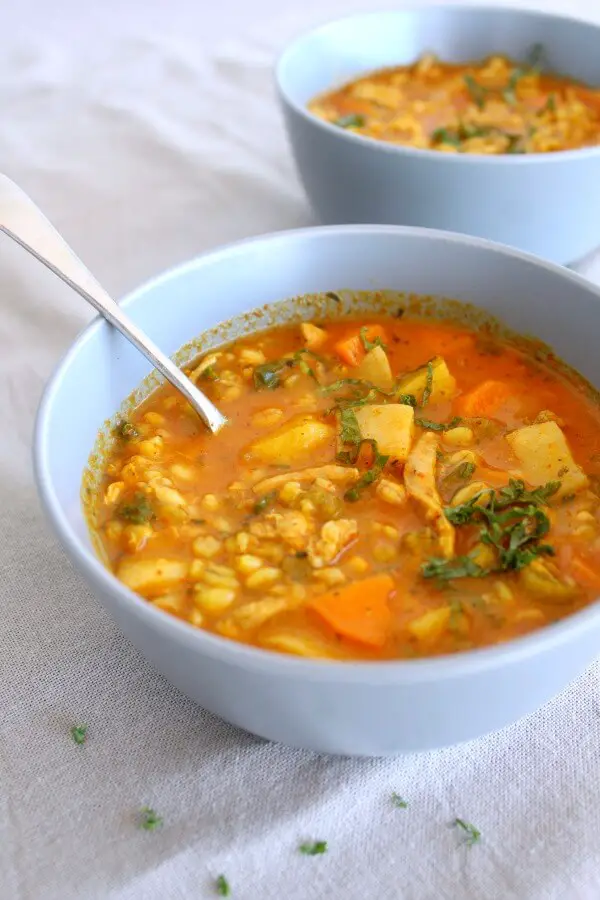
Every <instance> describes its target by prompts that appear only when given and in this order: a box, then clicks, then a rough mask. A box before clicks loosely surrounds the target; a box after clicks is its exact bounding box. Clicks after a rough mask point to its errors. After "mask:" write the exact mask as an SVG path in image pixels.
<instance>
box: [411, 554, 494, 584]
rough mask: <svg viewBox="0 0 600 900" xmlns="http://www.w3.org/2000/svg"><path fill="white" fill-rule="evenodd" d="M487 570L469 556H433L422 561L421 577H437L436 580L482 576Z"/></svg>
mask: <svg viewBox="0 0 600 900" xmlns="http://www.w3.org/2000/svg"><path fill="white" fill-rule="evenodd" d="M488 572H489V570H487V569H484V568H482V566H480V565H479V563H476V562H475V560H474V559H472V558H471V557H470V556H455V557H454V559H445V558H442V557H434V558H433V559H430V560H428V561H427V562H426V563H423V565H422V566H421V575H422V576H423V578H437V580H438V581H452V579H454V578H483V576H484V575H487V574H488Z"/></svg>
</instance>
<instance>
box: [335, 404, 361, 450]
mask: <svg viewBox="0 0 600 900" xmlns="http://www.w3.org/2000/svg"><path fill="white" fill-rule="evenodd" d="M339 419H340V427H341V431H340V440H341V441H342V443H343V444H360V442H361V440H362V437H361V434H360V428H359V425H358V421H357V419H356V415H355V413H354V410H353V409H352V408H346V409H340V411H339Z"/></svg>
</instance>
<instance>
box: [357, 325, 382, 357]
mask: <svg viewBox="0 0 600 900" xmlns="http://www.w3.org/2000/svg"><path fill="white" fill-rule="evenodd" d="M368 330H369V329H368V328H367V326H366V325H364V326H363V327H362V328H361V329H360V332H359V335H360V339H361V341H362V345H363V347H364V348H365V350H366V351H367V353H368V352H369V350H374V349H375V347H381V349H382V350H385V344H384V343H383V341H382V340H381V338H380V337H379V335H377V337H376V338H375V340H374V341H370V340H369V337H368Z"/></svg>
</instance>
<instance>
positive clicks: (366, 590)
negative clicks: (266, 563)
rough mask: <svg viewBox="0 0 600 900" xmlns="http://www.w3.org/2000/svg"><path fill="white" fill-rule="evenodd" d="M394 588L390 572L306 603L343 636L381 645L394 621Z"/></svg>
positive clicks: (368, 643)
mask: <svg viewBox="0 0 600 900" xmlns="http://www.w3.org/2000/svg"><path fill="white" fill-rule="evenodd" d="M393 590H394V581H393V579H392V578H391V576H390V575H385V574H382V575H373V576H372V577H371V578H364V579H363V580H362V581H354V582H353V583H352V584H348V585H344V586H343V587H340V588H338V589H336V590H334V591H330V592H329V593H327V594H320V595H318V596H316V597H313V598H312V599H311V600H309V601H308V604H307V605H308V606H309V607H310V608H311V609H313V610H314V611H315V612H316V613H318V615H319V616H321V618H322V619H324V620H325V621H326V622H327V623H328V625H330V626H331V627H332V628H333V630H334V631H336V632H337V633H338V634H340V635H342V636H343V637H346V638H349V639H350V640H352V641H357V642H359V643H361V644H367V645H368V646H370V647H382V646H383V645H384V644H385V642H386V640H387V638H388V635H389V632H390V627H391V624H392V614H391V611H390V608H389V605H388V600H389V598H390V594H391V593H392V592H393Z"/></svg>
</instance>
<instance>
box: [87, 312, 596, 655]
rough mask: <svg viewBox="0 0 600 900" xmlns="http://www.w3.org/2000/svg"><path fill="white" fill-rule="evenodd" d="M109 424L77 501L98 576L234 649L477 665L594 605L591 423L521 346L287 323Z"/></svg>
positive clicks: (592, 413) (413, 326) (442, 330)
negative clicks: (101, 572)
mask: <svg viewBox="0 0 600 900" xmlns="http://www.w3.org/2000/svg"><path fill="white" fill-rule="evenodd" d="M190 374H191V377H192V379H194V380H195V381H196V382H197V383H198V384H199V385H200V386H201V387H202V389H203V390H204V391H206V392H207V393H208V395H209V396H211V397H212V398H213V399H214V400H215V402H216V403H217V404H218V405H219V406H220V408H221V409H222V410H223V411H224V412H225V414H226V415H227V417H228V418H229V424H228V425H227V426H226V427H225V428H224V429H223V430H222V431H221V432H220V433H219V434H217V435H216V436H210V435H208V434H207V433H206V431H205V430H204V429H203V427H202V426H201V424H200V422H199V420H198V419H197V417H196V415H195V414H194V413H193V411H192V410H191V408H190V407H189V406H188V404H187V403H186V402H185V400H184V399H183V398H182V397H181V396H179V395H178V394H177V393H176V392H175V391H174V390H173V389H172V388H171V387H170V386H169V385H165V386H162V387H161V388H160V389H158V390H157V391H156V392H155V393H153V394H152V395H151V396H150V397H149V398H148V399H147V401H146V402H145V403H144V404H143V405H142V406H141V407H140V408H138V409H137V410H136V411H135V412H134V413H133V414H132V415H131V417H130V419H129V420H128V421H123V422H121V423H120V424H119V425H118V427H117V429H116V433H115V440H114V444H113V445H112V448H111V450H110V454H109V456H108V457H107V460H106V463H105V465H104V472H103V477H102V482H101V485H100V488H99V491H98V494H97V496H96V497H95V506H94V509H93V520H94V528H95V530H96V533H97V535H98V537H99V539H100V542H101V544H102V547H103V550H104V553H105V555H106V558H107V560H108V563H109V565H110V567H111V568H112V570H113V571H114V572H115V574H116V576H117V577H118V578H119V579H120V580H121V581H122V582H123V583H124V584H125V585H126V586H127V587H129V588H130V589H131V590H133V591H135V592H137V593H138V594H140V595H141V596H142V597H144V598H146V599H147V600H148V602H150V603H152V604H154V605H155V606H157V607H159V608H161V609H163V610H166V611H168V612H169V613H172V614H173V615H175V616H178V617H180V618H181V619H184V620H185V621H187V622H190V623H191V624H192V625H195V626H197V627H199V628H203V629H206V630H208V631H212V632H216V633H217V634H219V635H222V636H224V637H227V638H231V639H233V640H236V641H241V642H243V643H247V644H251V645H254V646H258V647H262V648H265V649H268V650H274V651H280V652H283V653H290V654H295V655H298V656H303V657H318V658H324V659H337V660H384V659H402V658H412V657H423V656H431V655H436V654H443V653H451V652H455V651H460V650H466V649H469V648H473V647H482V646H485V645H491V644H497V643H499V642H502V641H506V640H509V639H511V638H513V637H515V636H517V635H522V634H525V633H527V632H529V631H532V630H534V629H536V628H539V627H540V626H543V625H547V624H549V623H552V622H554V621H556V620H558V619H561V618H562V617H564V616H566V615H568V614H570V613H572V612H573V611H575V610H577V609H579V608H581V607H583V606H585V605H586V604H588V603H590V602H591V601H593V600H594V599H595V598H596V596H597V595H598V594H599V593H600V516H599V503H598V493H597V492H598V485H599V483H600V410H599V408H598V403H597V400H596V396H595V394H594V392H593V391H592V389H591V388H589V386H587V385H586V384H585V383H584V382H583V381H582V380H581V379H579V378H578V376H575V375H568V374H566V373H565V371H564V368H561V367H560V366H559V365H558V363H557V362H556V361H555V360H554V359H553V357H552V355H551V354H549V353H548V352H546V351H544V352H542V351H540V349H539V345H536V344H534V343H531V344H528V343H527V342H525V341H523V342H514V343H513V342H509V341H507V340H504V339H500V338H498V337H495V336H494V335H493V334H491V333H490V334H487V333H486V332H477V333H476V332H474V331H471V330H469V329H468V328H466V327H465V326H464V325H460V326H459V325H456V324H454V323H451V322H443V321H439V320H434V319H419V318H411V317H410V316H403V317H401V318H394V317H392V316H389V317H385V318H383V317H377V316H376V317H371V318H363V319H340V320H336V321H326V322H306V323H302V324H301V325H297V324H294V325H286V326H282V327H277V328H273V329H271V330H269V331H264V332H260V333H255V334H254V335H252V336H251V337H247V338H244V339H242V340H239V341H237V342H236V343H235V344H233V345H230V346H225V347H223V348H220V349H217V350H215V351H211V352H210V353H208V354H207V355H205V356H204V357H203V358H202V359H201V360H199V361H198V362H197V363H196V364H195V365H193V366H192V368H191V369H190Z"/></svg>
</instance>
